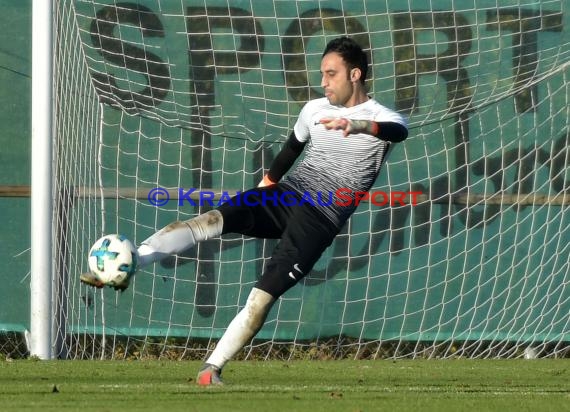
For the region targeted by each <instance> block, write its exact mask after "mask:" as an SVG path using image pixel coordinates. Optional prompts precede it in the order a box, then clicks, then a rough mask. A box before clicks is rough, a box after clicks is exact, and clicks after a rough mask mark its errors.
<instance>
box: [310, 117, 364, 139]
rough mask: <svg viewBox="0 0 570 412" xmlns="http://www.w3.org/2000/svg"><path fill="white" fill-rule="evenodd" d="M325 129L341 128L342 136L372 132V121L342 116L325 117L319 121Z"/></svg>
mask: <svg viewBox="0 0 570 412" xmlns="http://www.w3.org/2000/svg"><path fill="white" fill-rule="evenodd" d="M319 122H320V123H321V124H322V125H323V126H325V128H326V129H327V130H342V131H343V135H344V137H347V136H348V135H349V134H356V133H367V134H373V133H372V132H373V131H372V130H371V128H372V124H373V122H369V121H368V120H350V119H346V118H344V117H337V118H331V117H325V118H324V119H321V120H320V121H319Z"/></svg>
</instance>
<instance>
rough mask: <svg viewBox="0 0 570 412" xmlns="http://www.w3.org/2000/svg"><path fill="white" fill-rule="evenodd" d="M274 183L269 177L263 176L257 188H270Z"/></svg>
mask: <svg viewBox="0 0 570 412" xmlns="http://www.w3.org/2000/svg"><path fill="white" fill-rule="evenodd" d="M274 184H275V182H274V181H272V180H271V179H270V178H269V176H267V175H265V176H263V179H261V182H259V184H258V185H257V187H267V186H271V185H274Z"/></svg>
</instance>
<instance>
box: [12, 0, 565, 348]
mask: <svg viewBox="0 0 570 412" xmlns="http://www.w3.org/2000/svg"><path fill="white" fill-rule="evenodd" d="M53 2H54V6H53V11H54V16H53V20H52V22H53V24H54V30H53V33H54V35H53V49H54V54H53V56H54V65H53V67H54V72H53V76H52V79H53V89H52V90H53V91H54V95H53V99H52V102H53V113H54V116H53V118H52V119H51V121H52V122H53V130H54V136H53V138H51V139H50V141H51V142H53V148H54V153H53V173H52V179H51V181H50V183H49V184H46V186H49V187H51V188H53V189H52V190H53V193H51V194H50V195H48V196H49V198H50V199H52V201H51V202H50V203H49V204H50V205H51V206H52V207H53V208H54V210H53V213H49V214H50V218H51V219H52V223H51V231H50V232H49V233H50V234H51V235H52V237H51V238H50V241H51V243H52V244H53V250H52V253H51V255H50V259H51V262H52V263H51V265H52V266H53V284H52V285H51V287H53V296H54V297H53V299H52V301H51V302H45V300H43V301H42V300H41V298H40V300H35V299H36V298H35V297H34V294H32V307H34V305H40V306H43V305H48V304H51V309H50V310H51V314H50V316H52V320H51V321H50V322H51V323H52V324H53V325H55V327H54V332H53V334H52V335H48V331H47V330H46V331H45V338H46V339H47V341H48V342H51V343H50V344H51V348H52V349H53V352H54V353H53V354H52V355H51V356H54V357H66V358H77V359H92V358H112V359H124V358H133V357H134V358H144V357H160V358H177V359H180V358H203V357H204V356H205V355H206V354H207V353H208V352H209V351H210V350H211V349H212V347H213V345H215V343H216V341H217V340H218V339H219V337H220V336H221V334H222V333H223V331H224V329H225V328H226V327H227V325H228V323H229V321H230V320H231V319H232V317H233V316H234V315H235V314H236V313H237V311H238V310H239V309H240V308H241V307H242V306H243V304H244V302H245V299H246V297H247V294H248V292H249V290H250V288H251V287H252V286H253V284H254V283H255V281H256V280H257V278H258V276H259V275H260V274H261V272H262V270H263V267H264V265H265V263H266V262H267V259H268V258H269V256H270V253H271V251H272V249H273V248H274V247H275V245H276V241H274V240H258V239H251V238H248V237H242V236H235V235H230V236H224V237H222V238H217V239H212V240H210V241H208V242H204V243H201V244H200V245H198V247H196V248H195V249H193V250H190V251H188V252H187V253H184V254H182V255H179V256H176V257H172V259H168V260H166V261H163V262H161V263H160V264H155V265H153V266H152V267H150V268H145V269H144V270H142V271H141V272H140V273H138V274H137V275H136V276H135V278H134V279H133V282H132V284H131V286H130V287H129V289H127V290H126V291H125V292H123V293H116V292H115V291H113V290H112V289H102V290H95V289H92V288H89V287H87V286H85V285H82V284H81V283H80V282H79V274H80V273H82V272H83V271H85V270H87V267H88V266H87V259H86V254H87V252H88V250H89V248H90V246H91V244H92V243H93V242H94V241H95V240H96V239H97V238H99V237H100V236H102V235H103V234H108V233H122V234H124V235H126V236H127V237H128V238H130V239H132V240H133V241H134V242H135V243H137V244H139V243H140V242H141V241H142V240H144V239H145V238H147V237H148V236H149V235H151V234H152V233H154V232H155V231H156V230H158V229H160V228H161V227H163V226H165V225H166V224H168V223H170V222H172V221H174V220H184V219H189V218H191V217H193V216H196V215H197V214H198V213H201V212H203V211H206V210H208V209H211V208H212V207H215V205H216V202H218V201H219V200H220V199H221V198H222V197H223V196H222V194H232V193H235V192H236V191H242V190H245V189H248V188H251V187H254V186H255V185H256V183H257V182H258V181H259V180H260V179H261V177H262V175H263V172H264V170H266V169H267V168H268V167H269V165H270V164H271V161H272V159H273V158H274V156H275V155H276V154H277V152H278V150H279V148H280V146H281V144H282V143H283V142H284V140H285V139H286V136H287V135H288V134H289V132H290V130H291V128H292V126H293V125H294V122H295V120H296V117H297V115H298V114H299V111H300V109H301V107H302V105H303V103H304V102H306V101H307V100H308V99H310V98H314V97H317V96H320V95H321V90H320V86H319V84H320V74H319V67H320V63H319V62H320V57H321V53H322V50H323V48H324V46H325V45H326V43H327V41H328V40H330V39H332V38H334V37H336V36H339V35H350V36H353V37H354V38H356V39H357V40H358V41H359V42H360V43H361V44H362V45H363V47H364V48H365V50H366V52H367V53H368V55H369V58H370V75H369V78H368V80H367V86H368V89H369V91H370V94H371V95H372V96H374V97H375V98H376V99H377V100H379V101H380V102H381V103H383V104H385V105H386V106H388V107H392V108H394V109H396V110H398V111H400V112H402V113H403V114H405V115H406V116H407V117H408V119H409V125H410V137H409V139H408V140H406V141H405V142H404V143H401V144H398V145H395V146H394V148H393V150H392V153H391V155H390V157H389V159H388V162H387V164H386V165H385V166H384V168H383V170H382V173H381V175H380V177H379V178H378V180H377V181H376V182H375V184H374V187H373V189H372V190H371V193H378V194H382V193H384V194H387V195H388V197H387V201H386V202H384V203H383V204H379V202H377V201H372V200H369V201H366V202H363V203H362V204H361V205H360V206H359V208H358V209H357V211H356V213H355V214H354V215H353V217H352V218H351V220H350V221H349V223H348V224H347V225H346V227H345V228H343V230H342V232H341V233H340V235H339V236H338V237H337V239H335V241H334V243H333V244H332V246H331V247H330V248H329V249H328V250H327V251H326V253H325V254H324V255H323V257H322V259H321V260H320V261H319V262H318V263H317V264H316V266H315V268H314V270H313V271H312V272H311V273H310V274H309V275H308V276H307V277H306V278H305V279H304V280H303V281H302V282H300V284H299V285H298V286H296V287H295V288H293V289H291V290H290V291H289V292H287V293H286V294H285V295H284V296H283V297H282V298H280V299H279V301H278V302H277V303H276V305H275V306H274V308H273V309H272V311H271V313H270V314H269V316H268V320H267V323H266V324H265V326H264V327H263V328H262V330H261V331H260V333H259V334H258V336H257V337H256V339H255V340H254V341H253V342H252V343H251V344H250V345H248V347H247V348H245V350H244V351H243V352H242V353H241V354H240V356H242V357H244V358H247V357H254V356H256V357H258V356H262V357H277V358H281V359H291V358H295V357H305V358H307V357H308V358H310V357H333V358H335V357H343V356H344V357H355V358H362V357H371V358H380V357H412V358H417V357H453V356H464V357H510V358H515V357H522V356H525V349H527V348H532V353H536V354H538V356H548V357H561V356H568V354H569V351H570V319H569V318H568V313H570V269H569V268H570V261H569V260H568V256H569V255H570V246H569V245H570V229H569V228H570V225H569V221H568V216H569V215H568V205H569V203H570V186H569V184H570V171H569V170H570V167H569V165H570V153H569V149H568V148H569V147H570V140H569V139H570V137H569V130H568V116H569V112H568V107H570V104H569V101H568V100H569V98H568V96H569V90H568V84H570V82H569V80H570V79H569V70H568V69H569V67H570V52H569V51H570V36H569V34H568V33H569V31H568V27H570V10H569V9H568V6H567V2H565V1H560V0H541V1H539V0H537V1H522V0H505V1H504V2H499V3H498V2H496V1H485V0H477V1H474V2H450V3H449V2H448V3H445V5H441V6H436V5H435V4H434V2H432V1H428V0H426V1H417V2H413V4H412V3H411V2H407V3H406V2H404V3H402V4H399V3H398V4H392V3H393V2H367V1H364V0H335V1H331V2H326V4H325V3H322V2H320V3H318V4H317V3H315V2H306V1H282V0H269V1H266V2H252V1H245V0H243V1H242V0H238V1H229V0H215V1H214V0H212V1H206V2H204V1H194V0H187V1H184V2H161V1H156V0H138V1H132V2H124V1H115V0H53ZM396 3H397V2H396ZM43 40H45V39H43ZM34 63H35V62H34ZM34 73H35V72H34ZM43 75H44V76H45V73H43ZM45 139H49V137H45ZM43 143H44V144H46V142H45V141H44V142H43ZM42 150H43V149H42ZM43 154H44V155H47V151H46V153H43ZM34 164H35V163H34ZM44 167H45V166H44ZM34 187H35V186H34ZM34 190H35V189H34ZM156 190H159V191H158V192H156ZM16 192H18V191H16ZM18 193H21V191H20V192H18ZM394 193H396V194H397V195H396V196H395V197H394V196H392V195H393V194H394ZM411 194H414V195H413V196H414V197H412V195H411ZM390 196H392V197H390ZM378 199H380V198H376V200H378ZM380 203H381V202H380ZM33 206H34V207H37V206H38V205H37V202H36V201H35V199H33ZM40 207H41V206H40ZM43 213H44V214H45V213H47V212H46V211H45V210H44V211H43ZM44 224H45V223H44ZM32 227H33V230H34V233H36V232H35V231H36V229H37V228H36V227H35V225H34V224H33V225H32ZM39 227H41V226H40V225H38V228H39ZM34 236H35V235H34ZM38 247H41V246H38V245H37V244H36V243H34V244H33V249H37V248H38ZM48 250H49V246H48V247H47V248H45V249H44V250H43V251H42V253H46V251H48ZM32 252H34V250H32ZM44 258H45V257H44ZM34 271H35V269H33V272H34ZM46 273H47V272H46ZM43 292H44V293H47V292H46V291H45V290H44V291H43ZM42 296H43V298H44V299H45V297H46V296H47V295H45V294H44V295H42ZM34 300H35V301H34ZM34 329H35V328H32V336H34V334H35V332H34ZM35 330H37V329H35ZM39 350H40V349H33V352H34V353H40V352H39ZM42 353H45V354H44V355H41V356H40V357H46V358H47V357H50V355H49V353H48V352H42Z"/></svg>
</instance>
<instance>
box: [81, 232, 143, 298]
mask: <svg viewBox="0 0 570 412" xmlns="http://www.w3.org/2000/svg"><path fill="white" fill-rule="evenodd" d="M88 260H89V269H90V270H91V272H92V273H93V274H94V275H95V276H96V277H97V278H98V280H99V282H100V283H101V284H102V285H101V286H103V285H107V286H112V287H114V288H116V289H126V287H127V286H128V285H129V280H130V278H131V276H133V274H134V273H135V272H136V270H137V249H136V247H135V245H133V243H132V242H131V241H130V240H129V239H127V238H126V237H124V236H123V235H105V236H103V237H102V238H101V239H99V240H97V241H96V242H95V244H94V245H93V246H92V247H91V250H90V251H89V256H88Z"/></svg>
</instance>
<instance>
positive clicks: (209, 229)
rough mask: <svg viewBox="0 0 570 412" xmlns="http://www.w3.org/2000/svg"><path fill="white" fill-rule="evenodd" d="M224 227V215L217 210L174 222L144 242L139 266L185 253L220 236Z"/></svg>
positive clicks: (140, 249) (139, 250)
mask: <svg viewBox="0 0 570 412" xmlns="http://www.w3.org/2000/svg"><path fill="white" fill-rule="evenodd" d="M223 226H224V223H223V217H222V214H221V213H220V212H219V211H217V210H211V211H209V212H206V213H204V214H201V215H200V216H197V217H195V218H193V219H189V220H185V221H177V222H173V223H171V224H169V225H168V226H165V227H164V228H162V229H160V230H159V231H158V232H156V233H155V234H154V235H152V236H150V237H149V238H148V239H146V240H144V241H143V242H142V244H141V245H140V247H139V248H138V254H139V259H138V265H139V267H142V266H147V265H150V264H152V263H154V262H158V261H160V260H162V259H164V258H165V257H167V256H170V255H174V254H176V253H180V252H184V251H185V250H188V249H190V248H192V247H194V245H196V243H198V242H201V241H203V240H207V239H211V238H213V237H216V236H219V235H221V233H222V228H223Z"/></svg>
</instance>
